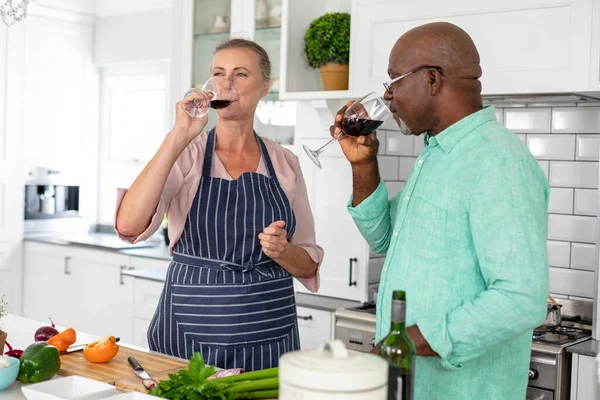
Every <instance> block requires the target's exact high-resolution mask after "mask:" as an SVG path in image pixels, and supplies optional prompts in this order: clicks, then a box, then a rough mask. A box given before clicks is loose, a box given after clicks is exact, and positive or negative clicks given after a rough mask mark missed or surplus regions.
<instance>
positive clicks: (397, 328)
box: [392, 300, 406, 332]
mask: <svg viewBox="0 0 600 400" xmlns="http://www.w3.org/2000/svg"><path fill="white" fill-rule="evenodd" d="M405 322H406V302H405V301H404V300H392V331H393V332H402V331H404V328H405Z"/></svg>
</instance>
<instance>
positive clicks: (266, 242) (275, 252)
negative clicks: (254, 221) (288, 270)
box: [258, 221, 289, 260]
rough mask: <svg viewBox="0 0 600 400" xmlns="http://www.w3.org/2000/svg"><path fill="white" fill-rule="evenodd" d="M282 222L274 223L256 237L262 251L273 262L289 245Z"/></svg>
mask: <svg viewBox="0 0 600 400" xmlns="http://www.w3.org/2000/svg"><path fill="white" fill-rule="evenodd" d="M283 228H285V222H284V221H275V222H273V223H272V224H271V225H269V226H267V227H266V228H265V229H264V230H263V232H262V233H260V234H259V235H258V239H259V240H260V245H261V246H262V251H263V253H265V255H266V256H267V257H270V258H272V259H273V260H275V259H278V258H280V257H281V255H282V254H283V252H284V250H285V249H286V248H287V246H288V245H289V242H288V240H287V232H286V231H285V229H283Z"/></svg>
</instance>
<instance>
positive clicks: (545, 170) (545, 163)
mask: <svg viewBox="0 0 600 400" xmlns="http://www.w3.org/2000/svg"><path fill="white" fill-rule="evenodd" d="M538 164H540V168H541V169H542V172H543V173H544V175H546V178H548V174H549V173H550V161H539V160H538Z"/></svg>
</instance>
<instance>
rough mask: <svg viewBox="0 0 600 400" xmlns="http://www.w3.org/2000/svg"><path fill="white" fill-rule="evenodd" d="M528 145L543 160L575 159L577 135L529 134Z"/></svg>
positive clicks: (532, 152)
mask: <svg viewBox="0 0 600 400" xmlns="http://www.w3.org/2000/svg"><path fill="white" fill-rule="evenodd" d="M527 147H529V151H531V154H533V155H534V156H535V157H536V158H538V159H541V160H574V159H575V135H527Z"/></svg>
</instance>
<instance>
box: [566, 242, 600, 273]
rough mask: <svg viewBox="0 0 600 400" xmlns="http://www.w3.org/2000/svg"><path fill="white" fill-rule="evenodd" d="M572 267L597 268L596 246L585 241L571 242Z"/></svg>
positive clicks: (593, 269)
mask: <svg viewBox="0 0 600 400" xmlns="http://www.w3.org/2000/svg"><path fill="white" fill-rule="evenodd" d="M571 268H574V269H585V270H587V271H595V270H596V246H595V245H593V244H585V243H571Z"/></svg>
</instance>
